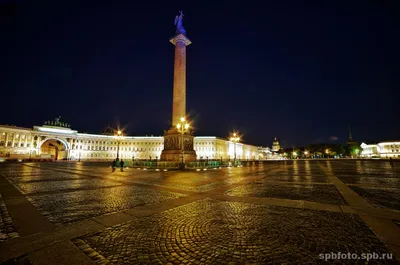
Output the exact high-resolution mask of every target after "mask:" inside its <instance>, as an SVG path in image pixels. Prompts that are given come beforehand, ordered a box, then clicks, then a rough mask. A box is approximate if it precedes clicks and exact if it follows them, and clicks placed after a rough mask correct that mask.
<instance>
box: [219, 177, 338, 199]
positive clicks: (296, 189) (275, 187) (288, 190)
mask: <svg viewBox="0 0 400 265" xmlns="http://www.w3.org/2000/svg"><path fill="white" fill-rule="evenodd" d="M226 194H228V195H232V196H250V197H260V198H281V199H290V200H308V201H315V202H321V203H331V204H345V202H344V200H343V198H342V197H341V195H340V193H339V192H338V190H337V189H336V188H335V186H334V185H311V184H281V183H273V184H271V183H266V182H256V183H249V184H247V185H243V186H240V187H237V188H235V189H232V190H229V191H227V192H226Z"/></svg>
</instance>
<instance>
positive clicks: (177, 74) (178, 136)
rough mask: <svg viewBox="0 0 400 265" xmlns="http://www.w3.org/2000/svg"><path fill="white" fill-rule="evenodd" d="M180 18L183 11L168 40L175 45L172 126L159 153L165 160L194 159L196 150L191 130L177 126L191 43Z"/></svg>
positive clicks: (182, 110) (183, 101)
mask: <svg viewBox="0 0 400 265" xmlns="http://www.w3.org/2000/svg"><path fill="white" fill-rule="evenodd" d="M182 19H183V13H182V11H180V14H179V16H176V17H175V25H176V32H175V36H174V37H172V38H171V39H170V42H171V43H172V44H174V45H175V61H174V92H173V101H172V128H171V129H169V130H168V131H166V132H165V133H164V150H163V151H162V153H161V160H166V161H181V159H182V161H183V160H184V161H194V160H196V152H195V151H194V149H193V138H194V135H193V130H191V129H189V130H187V131H182V130H178V128H177V125H178V124H179V123H180V122H181V118H182V117H183V118H186V46H188V45H189V44H191V41H190V40H189V39H188V37H187V36H186V30H185V29H184V28H183V25H182ZM178 126H179V125H178ZM182 156H184V158H183V157H182Z"/></svg>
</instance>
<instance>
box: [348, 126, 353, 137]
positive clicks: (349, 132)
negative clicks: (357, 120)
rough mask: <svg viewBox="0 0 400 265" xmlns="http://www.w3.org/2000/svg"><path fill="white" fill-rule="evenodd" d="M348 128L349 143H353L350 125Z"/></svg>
mask: <svg viewBox="0 0 400 265" xmlns="http://www.w3.org/2000/svg"><path fill="white" fill-rule="evenodd" d="M348 126H349V141H353V136H352V135H351V129H350V124H349V125H348Z"/></svg>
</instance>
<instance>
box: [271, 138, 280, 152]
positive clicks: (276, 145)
mask: <svg viewBox="0 0 400 265" xmlns="http://www.w3.org/2000/svg"><path fill="white" fill-rule="evenodd" d="M280 149H281V146H280V144H279V141H278V139H276V137H275V138H274V141H273V142H272V152H278V151H279V150H280Z"/></svg>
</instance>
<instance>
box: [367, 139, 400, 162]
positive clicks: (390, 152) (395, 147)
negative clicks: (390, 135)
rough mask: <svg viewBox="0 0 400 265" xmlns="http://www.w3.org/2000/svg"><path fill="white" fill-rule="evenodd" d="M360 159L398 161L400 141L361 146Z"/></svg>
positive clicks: (399, 157)
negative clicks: (389, 159) (390, 159)
mask: <svg viewBox="0 0 400 265" xmlns="http://www.w3.org/2000/svg"><path fill="white" fill-rule="evenodd" d="M361 148H362V151H361V154H360V156H361V157H365V158H393V159H400V141H384V142H380V143H377V144H366V143H362V144H361Z"/></svg>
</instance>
